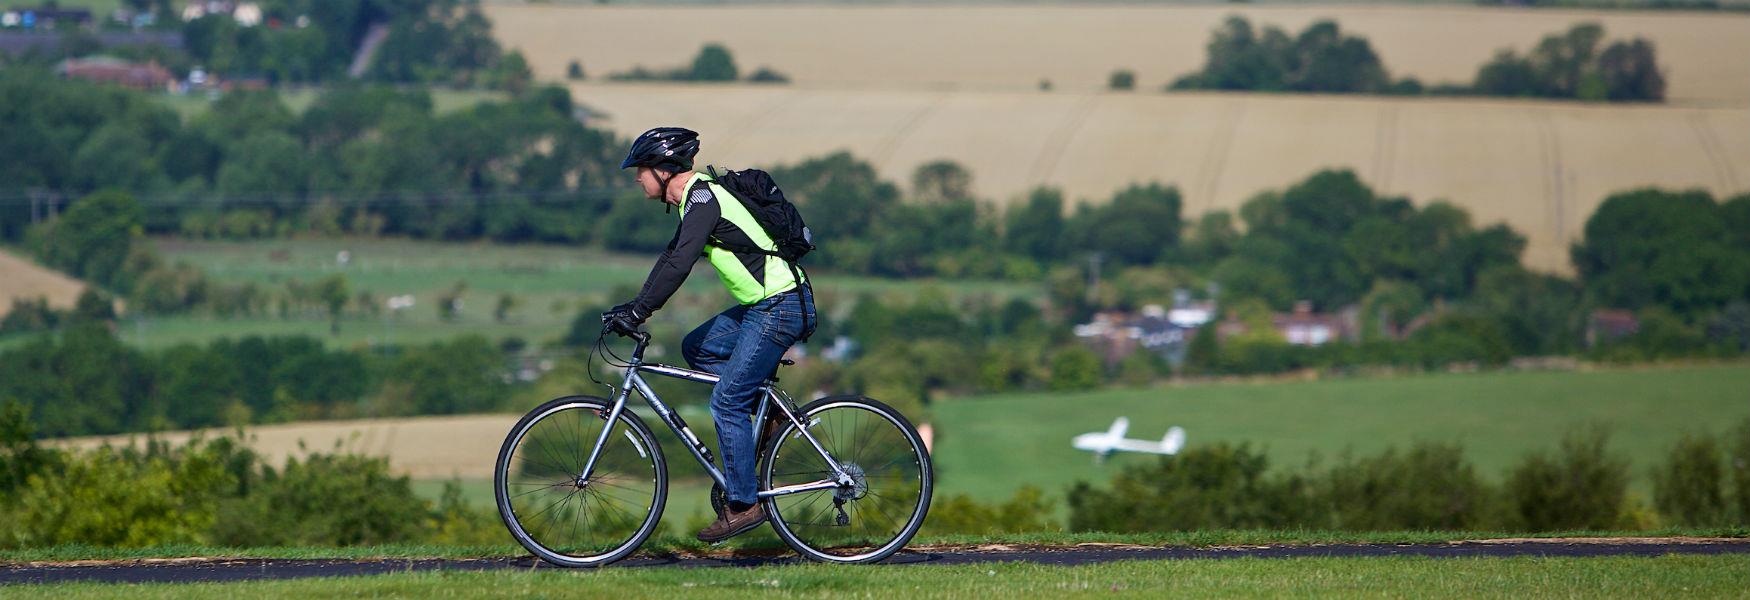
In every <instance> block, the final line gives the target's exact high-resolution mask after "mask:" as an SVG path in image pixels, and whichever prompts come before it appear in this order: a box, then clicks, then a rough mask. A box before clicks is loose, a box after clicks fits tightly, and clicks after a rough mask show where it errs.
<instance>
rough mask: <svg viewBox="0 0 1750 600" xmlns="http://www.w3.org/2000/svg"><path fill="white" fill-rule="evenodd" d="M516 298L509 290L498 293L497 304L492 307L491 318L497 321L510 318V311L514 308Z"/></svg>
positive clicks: (504, 320) (501, 321)
mask: <svg viewBox="0 0 1750 600" xmlns="http://www.w3.org/2000/svg"><path fill="white" fill-rule="evenodd" d="M516 307H517V299H516V296H512V295H511V294H510V293H509V292H505V293H503V294H499V295H498V304H496V305H494V306H493V307H492V320H493V321H497V322H499V323H503V322H506V321H508V320H510V313H511V311H513V310H516Z"/></svg>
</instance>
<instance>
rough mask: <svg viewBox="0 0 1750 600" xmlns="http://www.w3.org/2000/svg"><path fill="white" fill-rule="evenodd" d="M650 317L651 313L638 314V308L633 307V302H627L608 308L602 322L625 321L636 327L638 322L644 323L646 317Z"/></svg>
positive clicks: (603, 314)
mask: <svg viewBox="0 0 1750 600" xmlns="http://www.w3.org/2000/svg"><path fill="white" fill-rule="evenodd" d="M648 317H649V315H640V314H638V310H637V309H635V308H632V303H631V302H627V303H625V304H620V305H618V306H615V307H613V308H610V309H608V312H605V313H602V322H603V323H612V322H614V321H625V322H626V323H628V324H630V325H632V326H634V327H636V326H637V325H638V324H640V323H643V322H644V319H646V318H648Z"/></svg>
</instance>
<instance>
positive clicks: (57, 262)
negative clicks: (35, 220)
mask: <svg viewBox="0 0 1750 600" xmlns="http://www.w3.org/2000/svg"><path fill="white" fill-rule="evenodd" d="M140 220H141V210H140V204H139V203H138V202H135V201H134V197H133V195H132V194H129V193H127V192H125V191H122V190H104V191H100V192H96V193H93V194H91V195H89V196H85V197H84V198H80V199H79V200H78V201H76V202H74V203H73V206H72V207H70V208H68V209H67V212H66V214H63V215H61V217H60V218H59V219H56V220H54V221H51V222H50V223H49V224H48V225H47V226H45V228H44V230H43V233H42V242H41V251H40V252H41V256H42V257H43V260H44V262H47V263H48V264H49V265H51V266H54V267H56V268H59V269H61V270H64V271H67V272H69V273H72V274H73V275H75V276H78V277H84V278H86V279H89V280H92V281H95V282H98V283H100V284H108V283H109V282H111V281H113V280H114V279H115V278H116V277H117V276H119V275H120V269H121V266H122V263H123V261H124V260H126V259H127V256H128V253H129V251H131V250H132V248H133V245H134V242H135V240H137V239H138V238H139V237H140V235H141V232H142V227H141V223H140Z"/></svg>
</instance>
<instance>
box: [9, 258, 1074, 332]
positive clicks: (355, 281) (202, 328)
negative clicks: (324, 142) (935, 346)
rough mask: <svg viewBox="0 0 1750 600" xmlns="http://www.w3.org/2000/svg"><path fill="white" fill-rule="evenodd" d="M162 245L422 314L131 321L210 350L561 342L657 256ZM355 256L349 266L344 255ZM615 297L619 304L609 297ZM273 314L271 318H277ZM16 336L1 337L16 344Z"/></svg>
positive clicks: (683, 322)
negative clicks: (237, 343) (457, 295)
mask: <svg viewBox="0 0 1750 600" xmlns="http://www.w3.org/2000/svg"><path fill="white" fill-rule="evenodd" d="M154 244H155V245H156V246H157V248H158V250H159V251H160V252H162V253H163V254H164V256H165V258H166V259H167V260H170V261H172V262H178V261H180V262H187V263H189V264H191V265H194V266H196V267H199V268H200V269H201V270H202V271H204V272H206V274H207V275H208V276H209V277H211V278H212V279H213V280H215V281H218V282H223V283H243V282H254V283H257V284H260V285H262V286H263V287H264V288H267V289H270V290H283V289H284V286H285V283H286V282H287V281H289V280H292V279H297V280H299V281H302V282H304V283H311V282H314V281H316V280H318V279H321V278H323V277H327V276H329V275H332V274H336V273H339V274H342V275H344V276H346V279H347V282H348V284H349V286H350V288H351V290H352V292H353V293H354V294H355V295H356V294H357V293H358V292H360V291H368V292H370V293H371V294H372V295H373V296H375V297H376V299H377V301H378V302H383V301H384V300H385V299H386V298H388V297H390V296H396V295H402V294H412V295H413V296H414V302H415V304H414V307H413V308H411V309H408V310H406V311H405V312H404V313H402V314H400V315H391V314H389V313H388V311H383V314H381V315H380V316H376V317H369V316H364V315H361V314H358V311H357V310H356V308H352V307H349V308H348V310H349V311H350V312H351V314H349V315H348V316H346V317H344V318H343V320H342V327H341V334H340V335H339V336H332V337H331V336H329V334H328V321H327V319H326V317H325V316H323V315H322V314H320V313H319V312H315V311H308V312H305V313H303V314H292V315H290V317H289V318H285V319H282V318H279V317H278V316H277V315H269V316H261V317H251V318H236V319H219V318H211V317H200V316H178V317H142V318H129V319H126V322H125V323H124V324H123V325H122V326H121V327H120V329H119V333H120V334H121V336H122V338H123V339H124V340H125V341H127V342H128V343H130V344H134V345H137V346H140V347H146V348H155V347H162V346H166V345H171V344H176V343H181V342H204V341H207V340H212V339H216V338H222V337H236V336H241V335H249V334H260V335H291V334H309V335H316V336H322V337H324V338H325V339H328V340H330V341H331V342H332V343H334V344H336V345H356V344H360V343H366V342H388V343H418V342H425V341H431V340H436V339H443V338H448V337H452V336H455V335H462V334H481V335H485V336H487V337H489V338H493V339H498V338H503V337H508V336H517V337H521V338H523V339H525V340H528V341H530V342H534V343H539V342H542V341H547V340H552V339H556V338H558V337H560V336H562V335H564V333H565V330H566V328H567V327H568V326H569V325H570V323H571V319H572V318H573V317H574V316H575V315H576V312H577V311H578V310H579V309H580V308H582V307H584V306H587V305H595V306H606V305H608V304H613V303H617V302H621V301H624V300H627V299H629V298H621V297H618V296H614V293H615V290H621V293H623V294H629V293H630V292H626V291H625V290H636V288H637V286H639V285H640V284H642V283H643V281H644V277H645V275H647V274H648V273H649V272H650V266H651V265H652V264H654V263H655V261H656V257H655V254H651V255H634V254H619V253H611V252H605V251H602V250H597V249H591V248H578V247H569V246H558V245H509V244H491V243H445V242H425V241H414V240H398V239H364V238H359V239H351V238H347V239H299V240H267V241H251V242H201V241H185V240H177V239H157V240H154ZM343 250H345V251H347V252H349V253H350V254H351V260H350V261H349V263H348V264H347V265H346V266H344V267H342V266H340V265H339V264H338V262H337V260H336V258H337V256H338V254H339V253H340V252H341V251H343ZM820 275H821V277H819V279H818V281H819V284H818V285H817V291H818V293H819V295H820V300H819V304H820V308H821V310H822V311H827V312H829V313H831V314H841V313H842V311H844V310H845V309H847V308H848V307H849V302H848V300H849V299H850V298H851V297H854V296H856V295H858V294H862V293H865V292H868V293H877V294H890V293H891V294H896V295H906V296H910V295H914V294H916V293H918V292H921V291H923V290H925V289H930V288H935V289H940V290H942V291H944V292H946V293H948V294H949V295H950V296H953V297H962V298H964V297H973V296H986V297H991V298H1007V297H1013V296H1030V295H1034V294H1039V293H1041V292H1040V290H1039V288H1038V286H1036V285H1031V284H1023V283H1015V282H1007V281H965V280H953V281H946V280H928V279H918V280H890V279H878V278H870V277H852V276H842V275H834V274H831V273H826V272H822V273H820ZM457 282H465V283H466V284H467V292H466V293H465V294H463V296H462V301H463V309H462V314H461V317H460V318H459V319H457V320H455V321H444V320H442V319H440V318H438V312H437V309H436V306H437V298H438V297H439V295H441V294H443V293H445V292H446V291H447V290H449V289H450V287H451V286H453V285H455V284H456V283H457ZM505 293H508V294H511V295H513V296H515V297H516V299H517V303H518V308H517V309H515V310H513V311H512V312H511V315H510V318H509V319H506V320H505V321H504V322H502V323H501V322H497V321H495V320H494V319H493V315H492V312H493V308H494V305H495V303H496V302H497V301H498V297H499V295H501V294H505ZM610 296H612V297H610ZM730 302H731V300H730V298H729V296H728V294H727V293H726V292H724V291H723V289H722V285H721V284H719V283H718V282H717V277H716V275H715V274H714V273H712V272H711V270H710V268H709V267H706V266H704V265H703V264H702V263H701V264H700V265H699V266H698V267H697V268H696V269H695V270H694V274H693V276H692V277H691V278H689V279H688V283H687V285H686V286H685V287H683V288H682V289H681V292H680V293H679V294H677V295H676V297H675V298H674V300H672V301H671V302H670V303H669V305H668V307H666V308H665V309H664V310H663V312H661V313H658V314H657V316H656V318H655V319H654V320H653V325H656V326H666V327H669V328H672V329H674V330H675V331H684V329H682V328H691V327H692V326H693V325H696V324H697V323H699V322H701V321H703V320H704V319H705V318H706V317H708V316H710V315H711V314H715V313H716V312H717V311H720V310H722V309H723V308H725V307H727V306H728V305H729V304H730ZM270 312H271V311H270ZM17 339H18V338H15V339H13V340H4V341H0V345H3V344H4V343H17Z"/></svg>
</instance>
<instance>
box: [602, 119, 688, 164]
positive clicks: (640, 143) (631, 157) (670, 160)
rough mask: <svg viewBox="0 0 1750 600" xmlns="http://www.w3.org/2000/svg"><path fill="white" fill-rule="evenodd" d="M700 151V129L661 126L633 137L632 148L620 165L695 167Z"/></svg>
mask: <svg viewBox="0 0 1750 600" xmlns="http://www.w3.org/2000/svg"><path fill="white" fill-rule="evenodd" d="M698 153H699V132H697V131H693V130H691V129H687V128H685V127H658V128H656V129H652V130H650V131H646V132H644V134H643V135H640V136H638V139H636V140H632V149H631V150H630V151H628V152H626V160H624V161H621V162H620V168H622V169H624V168H628V167H651V168H656V169H661V170H664V171H668V172H670V173H679V172H682V171H690V170H692V169H693V156H694V155H697V154H698Z"/></svg>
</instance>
